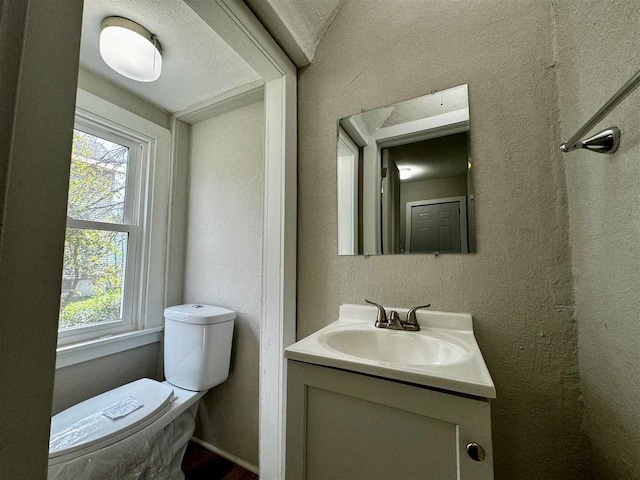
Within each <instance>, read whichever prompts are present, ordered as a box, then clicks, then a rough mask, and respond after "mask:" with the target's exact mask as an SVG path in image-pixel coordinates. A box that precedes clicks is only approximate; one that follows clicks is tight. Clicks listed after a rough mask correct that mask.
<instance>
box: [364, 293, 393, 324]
mask: <svg viewBox="0 0 640 480" xmlns="http://www.w3.org/2000/svg"><path fill="white" fill-rule="evenodd" d="M364 301H365V302H367V303H368V304H370V305H373V306H374V307H378V317H377V318H376V326H377V325H378V324H381V323H385V324H386V323H388V322H389V321H388V320H387V312H386V310H385V309H384V307H383V306H382V305H379V304H377V303H375V302H372V301H370V300H367V299H366V298H365V299H364Z"/></svg>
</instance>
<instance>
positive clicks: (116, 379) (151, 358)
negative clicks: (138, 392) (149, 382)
mask: <svg viewBox="0 0 640 480" xmlns="http://www.w3.org/2000/svg"><path fill="white" fill-rule="evenodd" d="M160 347H161V344H160V343H152V344H149V345H145V346H143V347H138V348H133V349H131V350H126V351H124V352H120V353H116V354H113V355H107V356H106V357H101V358H96V359H94V360H90V361H88V362H83V363H78V364H76V365H70V366H68V367H65V368H59V369H57V370H56V381H55V386H54V390H53V408H52V410H51V414H52V415H55V414H56V413H58V412H61V411H62V410H64V409H66V408H69V407H70V406H72V405H75V404H76V403H80V402H82V401H84V400H86V399H87V398H91V397H94V396H96V395H99V394H101V393H103V392H107V391H109V390H112V389H114V388H116V387H119V386H121V385H124V384H126V383H129V382H133V381H135V380H139V379H140V378H144V377H147V378H153V379H158V378H157V376H158V375H157V374H158V355H159V353H160ZM96 372H100V375H96Z"/></svg>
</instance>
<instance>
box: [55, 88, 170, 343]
mask: <svg viewBox="0 0 640 480" xmlns="http://www.w3.org/2000/svg"><path fill="white" fill-rule="evenodd" d="M74 128H75V129H77V130H81V131H83V132H86V133H88V134H90V135H95V136H98V137H100V138H104V139H105V140H109V141H112V142H115V143H118V144H121V145H123V146H126V147H128V148H129V159H128V165H127V185H126V191H125V212H124V218H123V220H124V222H123V223H106V222H95V221H90V220H80V219H73V218H69V217H67V227H71V228H90V229H94V230H106V231H116V232H127V233H128V240H127V255H126V258H125V262H126V264H125V269H124V281H123V309H122V318H121V319H119V320H115V321H105V322H100V323H93V324H89V325H86V326H76V327H70V328H66V329H58V347H67V346H69V345H72V344H76V343H82V342H87V341H91V340H95V339H98V338H101V337H111V336H114V335H118V334H125V333H131V332H135V331H139V330H145V329H154V328H157V327H160V326H162V314H161V312H162V309H163V308H164V290H165V284H166V279H165V271H166V270H165V263H166V259H165V252H166V243H167V228H168V224H167V212H168V205H169V190H170V188H169V185H170V184H169V180H170V172H171V168H170V166H171V165H170V164H171V157H172V156H171V155H170V150H171V132H170V131H169V130H168V129H166V128H164V127H161V126H159V125H156V124H154V123H152V122H150V121H148V120H146V119H143V118H141V117H138V116H137V115H135V114H133V113H131V112H128V111H126V110H124V109H122V108H120V107H117V106H116V105H113V104H111V103H110V102H107V101H106V100H104V99H102V98H100V97H97V96H95V95H92V94H90V93H88V92H85V91H83V90H81V89H78V97H77V101H76V117H75V125H74ZM128 201H129V202H128ZM154 265H155V266H156V268H153V266H154ZM158 267H159V268H158ZM152 270H153V271H152ZM158 313H160V315H158Z"/></svg>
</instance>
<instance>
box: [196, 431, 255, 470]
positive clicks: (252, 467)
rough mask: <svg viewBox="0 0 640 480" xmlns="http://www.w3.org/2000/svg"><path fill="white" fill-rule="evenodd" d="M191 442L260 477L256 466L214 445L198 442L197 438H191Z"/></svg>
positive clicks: (202, 441)
mask: <svg viewBox="0 0 640 480" xmlns="http://www.w3.org/2000/svg"><path fill="white" fill-rule="evenodd" d="M191 441H192V442H193V443H196V444H198V445H200V446H201V447H202V448H206V449H207V450H209V451H210V452H213V453H215V454H217V455H220V456H221V457H223V458H226V459H227V460H230V461H232V462H233V463H235V464H236V465H240V466H241V467H242V468H246V469H247V470H249V471H250V472H252V473H255V474H256V475H258V476H259V475H260V473H259V471H258V467H257V466H255V465H251V464H250V463H249V462H246V461H244V460H242V459H241V458H238V457H236V456H235V455H232V454H230V453H229V452H225V451H224V450H221V449H219V448H218V447H216V446H215V445H211V444H210V443H208V442H205V441H204V440H200V439H199V438H197V437H191Z"/></svg>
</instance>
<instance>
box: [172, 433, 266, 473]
mask: <svg viewBox="0 0 640 480" xmlns="http://www.w3.org/2000/svg"><path fill="white" fill-rule="evenodd" d="M182 471H183V472H184V476H185V480H258V476H257V475H256V474H255V473H251V472H250V471H249V470H247V469H245V468H242V467H240V466H239V465H236V464H235V463H233V462H231V461H229V460H227V459H226V458H223V457H221V456H220V455H216V454H215V453H213V452H210V451H209V450H207V449H206V448H203V447H201V446H200V445H197V444H195V443H193V442H189V446H188V447H187V451H186V453H185V454H184V459H183V460H182Z"/></svg>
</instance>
